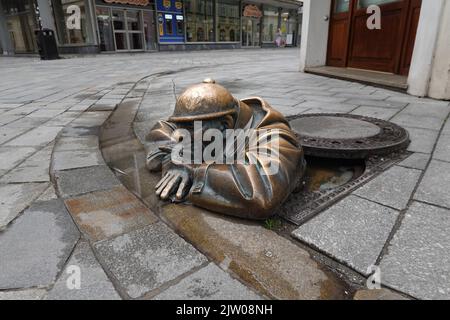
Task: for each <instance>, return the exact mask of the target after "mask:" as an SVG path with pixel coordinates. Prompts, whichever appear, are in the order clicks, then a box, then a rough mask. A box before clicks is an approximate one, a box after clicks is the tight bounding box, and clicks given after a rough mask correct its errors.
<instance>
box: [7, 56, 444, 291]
mask: <svg viewBox="0 0 450 320" xmlns="http://www.w3.org/2000/svg"><path fill="white" fill-rule="evenodd" d="M298 55H299V52H298V50H295V49H286V50H273V49H270V50H234V51H208V52H182V53H154V54H136V55H128V54H123V55H111V56H109V55H108V56H107V55H105V56H97V57H85V58H74V59H64V60H59V61H47V62H41V61H39V60H37V59H34V58H6V57H5V58H0V75H1V78H0V199H1V202H0V299H9V298H19V299H45V298H47V299H76V298H81V299H83V298H85V299H96V298H97V299H121V298H125V299H126V298H156V299H165V298H168V297H176V298H205V297H206V298H246V299H259V298H266V297H267V295H265V294H262V293H261V292H260V291H258V290H255V289H254V288H253V287H251V286H246V285H245V284H246V283H245V281H242V279H236V277H235V275H233V274H232V272H228V271H227V270H226V268H224V267H223V266H222V265H220V266H217V265H216V264H214V263H213V262H211V261H210V259H209V257H208V256H205V255H204V254H202V253H200V252H199V251H198V250H196V248H194V247H193V246H192V245H191V244H190V243H188V242H186V241H185V240H183V239H182V238H181V237H179V236H177V234H176V233H175V232H174V231H173V230H171V229H170V228H168V227H167V226H166V225H165V224H164V223H163V222H161V221H159V220H158V218H157V217H155V216H154V215H153V214H152V212H151V210H149V208H147V207H145V206H143V205H142V204H141V203H140V202H139V201H137V200H136V199H135V198H134V197H133V195H132V194H131V193H130V192H129V191H128V190H126V189H125V188H124V187H123V186H122V185H121V184H120V182H119V180H118V179H117V178H116V176H115V175H114V174H113V173H112V171H110V169H109V168H108V167H107V166H106V165H105V162H104V160H103V157H102V154H101V152H100V150H99V142H98V135H99V131H100V130H101V129H100V127H101V125H102V124H103V123H104V122H105V120H106V119H107V118H108V117H109V116H110V114H111V112H112V111H113V110H114V108H115V107H116V105H117V104H124V103H130V104H131V105H135V107H136V108H137V107H139V106H140V109H139V112H138V114H137V116H136V119H135V120H136V121H135V123H134V129H135V132H136V133H137V135H138V136H139V138H140V139H141V140H142V138H143V136H144V135H145V134H146V128H147V127H148V125H150V124H151V123H152V122H153V121H155V120H157V119H159V118H164V117H166V116H167V115H168V114H170V112H171V110H172V108H173V103H174V99H175V98H174V96H175V95H176V94H177V93H178V92H180V90H181V89H182V88H183V87H185V86H186V85H188V84H191V83H196V82H199V81H201V80H202V79H203V78H205V77H213V78H215V79H216V81H217V82H218V83H221V84H223V85H224V86H226V87H228V88H229V89H230V90H231V91H232V92H233V94H235V95H236V96H237V97H239V98H244V97H246V96H253V95H256V96H262V97H263V98H265V99H266V100H268V101H269V102H270V103H271V104H272V105H273V106H274V107H275V108H277V109H279V110H280V111H281V112H283V113H284V114H285V115H294V114H300V113H316V112H339V113H352V114H360V115H367V116H373V117H378V118H381V119H387V120H391V121H393V122H395V123H397V124H400V125H402V126H404V127H405V128H407V129H408V131H409V133H410V135H411V140H412V143H411V145H410V147H409V151H411V152H412V155H411V156H410V157H409V158H408V159H406V160H405V161H404V162H402V163H400V164H398V165H396V166H394V167H392V168H391V169H389V170H388V171H386V172H385V173H383V174H382V175H380V176H379V177H377V178H376V179H374V180H372V181H371V182H370V183H368V184H366V185H365V186H363V187H362V188H360V189H359V190H357V191H355V192H354V193H353V194H352V195H351V196H349V197H347V198H346V199H344V200H343V201H341V202H339V203H337V204H336V205H334V206H332V207H331V208H329V209H328V210H326V211H325V212H323V213H321V214H320V215H318V216H317V217H316V218H314V219H312V220H310V221H309V222H307V223H306V224H304V225H302V226H300V227H299V228H298V229H297V230H295V231H294V232H293V234H292V236H293V237H294V238H296V239H298V240H300V242H299V244H300V243H301V245H302V246H303V245H306V246H309V247H311V248H313V250H315V251H317V252H320V253H321V254H323V255H325V256H327V257H329V258H331V259H334V260H335V261H336V262H337V263H338V264H342V265H343V266H346V267H348V268H350V269H352V270H354V271H355V272H356V273H357V274H359V275H360V276H362V277H367V276H368V275H369V274H370V271H368V268H369V267H370V266H372V265H377V266H379V267H380V270H381V279H382V284H383V285H384V286H385V287H387V288H390V289H394V290H395V291H397V292H400V293H403V294H406V295H407V296H408V297H412V298H419V299H434V298H444V299H450V277H449V274H450V235H449V233H448V230H449V228H450V161H449V159H450V122H449V121H448V116H449V112H450V107H449V104H448V102H442V101H434V100H429V99H419V98H415V97H411V96H408V95H405V94H402V93H397V92H392V91H389V90H384V89H378V88H374V87H370V86H365V85H361V84H356V83H351V82H346V81H341V80H335V79H329V78H324V77H320V76H314V75H308V74H302V73H299V72H297V68H298ZM156 74H159V76H158V77H152V76H151V75H156ZM125 117H126V116H125ZM132 120H133V119H130V123H129V125H130V127H131V121H132ZM85 177H88V179H85ZM150 209H151V208H150ZM298 250H299V251H301V250H303V249H302V248H301V246H298ZM299 259H301V258H299ZM299 261H300V260H299ZM291 263H295V261H292V260H291ZM299 263H300V262H299ZM73 266H77V267H78V268H79V269H80V270H79V271H81V274H82V275H83V276H82V281H83V282H82V286H81V289H80V290H69V289H68V286H67V283H69V282H70V283H72V282H71V281H72V280H71V278H70V277H71V275H70V273H73V272H75V271H76V270H75V271H74V270H73ZM317 269H319V268H318V267H317ZM224 270H225V271H224ZM318 272H319V271H317V273H315V274H314V277H317V278H315V279H316V280H315V281H320V280H317V279H324V277H325V276H324V274H322V273H318ZM320 272H321V271H320ZM75 273H76V272H75ZM309 274H312V272H311V273H308V275H309ZM69 287H70V286H69ZM364 295H365V294H359V295H358V297H362V296H364ZM383 295H385V293H384V292H383ZM275 296H276V295H275ZM269 297H270V295H269ZM308 297H309V298H311V297H317V298H319V297H320V295H311V296H308Z"/></svg>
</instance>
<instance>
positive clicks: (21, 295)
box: [0, 289, 47, 301]
mask: <svg viewBox="0 0 450 320" xmlns="http://www.w3.org/2000/svg"><path fill="white" fill-rule="evenodd" d="M46 294H47V291H46V290H45V289H25V290H8V291H0V301H2V300H42V299H43V298H44V297H45V296H46Z"/></svg>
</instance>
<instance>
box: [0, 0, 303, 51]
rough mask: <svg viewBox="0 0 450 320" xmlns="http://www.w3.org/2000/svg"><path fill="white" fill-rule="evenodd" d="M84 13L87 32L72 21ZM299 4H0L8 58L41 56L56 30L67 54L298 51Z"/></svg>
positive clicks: (227, 0)
mask: <svg viewBox="0 0 450 320" xmlns="http://www.w3.org/2000/svg"><path fill="white" fill-rule="evenodd" d="M74 6H76V8H79V17H80V28H75V29H74V28H70V26H68V20H70V19H71V16H73V14H74V13H75V11H74V10H75V9H74ZM300 6H301V3H300V2H299V1H295V0H261V1H251V0H250V1H246V0H0V48H1V49H2V51H3V53H4V54H20V53H36V52H37V46H36V40H35V36H34V33H35V30H38V29H39V28H41V27H42V28H49V29H52V30H55V32H56V35H57V42H58V47H59V51H60V53H63V54H64V53H98V52H134V51H152V50H162V51H164V50H198V49H221V48H246V47H267V46H277V45H278V46H297V44H298V43H299V39H300V32H299V25H300V23H301V15H299V8H300Z"/></svg>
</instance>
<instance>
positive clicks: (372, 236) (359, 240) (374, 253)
mask: <svg viewBox="0 0 450 320" xmlns="http://www.w3.org/2000/svg"><path fill="white" fill-rule="evenodd" d="M397 216H398V212H397V211H395V210H392V209H389V208H387V207H384V206H381V205H379V204H376V203H374V202H371V201H368V200H364V199H361V198H358V197H355V196H349V197H347V198H345V199H344V200H342V201H341V202H339V203H337V204H336V205H334V206H332V207H331V208H329V209H327V210H326V211H324V212H322V213H320V214H319V215H318V216H316V217H315V218H313V219H312V220H310V221H309V222H307V223H305V224H304V225H302V226H300V227H299V228H298V229H297V230H295V231H294V232H293V234H292V235H293V236H294V237H295V238H297V239H299V240H301V241H303V242H306V243H307V244H310V245H313V246H314V247H316V248H318V249H319V250H321V251H323V252H325V253H327V254H329V255H330V256H332V257H334V258H336V259H337V260H339V261H341V262H343V263H345V264H347V265H349V266H350V267H352V268H354V269H355V270H357V271H358V272H360V273H362V274H365V275H367V274H368V272H367V271H368V268H369V267H370V266H372V265H374V264H375V262H376V260H377V258H378V256H379V255H380V253H381V250H382V249H383V246H384V244H385V243H386V241H387V239H388V236H389V234H390V232H391V230H392V228H393V226H394V224H395V221H396V220H397Z"/></svg>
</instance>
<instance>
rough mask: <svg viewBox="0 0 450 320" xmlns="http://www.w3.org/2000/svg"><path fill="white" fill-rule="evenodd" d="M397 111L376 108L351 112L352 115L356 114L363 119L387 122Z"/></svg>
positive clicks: (360, 108)
mask: <svg viewBox="0 0 450 320" xmlns="http://www.w3.org/2000/svg"><path fill="white" fill-rule="evenodd" d="M397 111H398V110H395V109H393V110H392V109H386V108H377V107H359V108H357V109H355V110H353V111H352V112H351V113H352V114H357V115H360V116H364V117H371V118H377V119H381V120H389V119H390V118H391V117H392V116H394V115H395V114H396V113H397Z"/></svg>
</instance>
